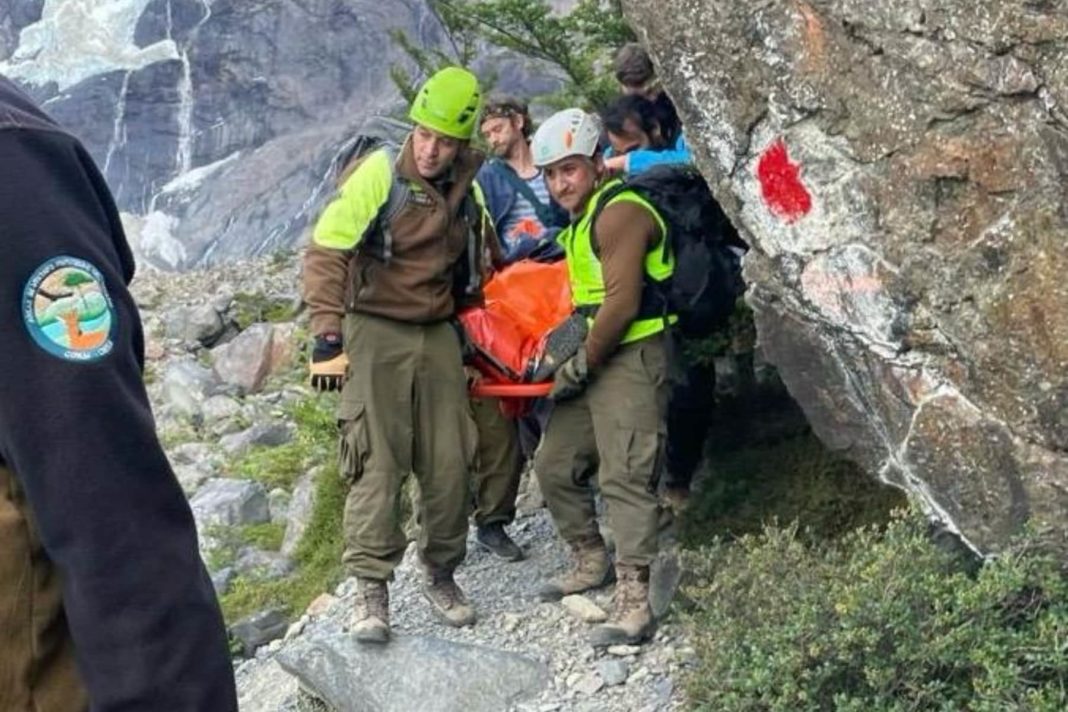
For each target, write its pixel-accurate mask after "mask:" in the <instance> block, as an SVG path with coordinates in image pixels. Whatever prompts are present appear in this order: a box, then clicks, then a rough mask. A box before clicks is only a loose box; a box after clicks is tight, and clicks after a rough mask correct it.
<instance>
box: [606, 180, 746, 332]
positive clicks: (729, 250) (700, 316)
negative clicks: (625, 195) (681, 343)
mask: <svg viewBox="0 0 1068 712" xmlns="http://www.w3.org/2000/svg"><path fill="white" fill-rule="evenodd" d="M624 191H634V192H635V193H637V194H638V195H640V196H641V197H643V198H645V199H646V200H648V201H649V202H650V203H652V205H653V206H654V207H655V208H656V209H657V211H658V212H659V213H660V216H661V217H662V218H663V219H664V222H665V223H666V224H667V232H668V234H667V240H668V244H667V248H666V250H665V256H667V255H674V257H675V271H674V274H673V275H672V277H671V278H670V279H669V280H666V281H664V282H652V281H651V280H649V279H648V278H647V280H646V281H647V283H646V286H645V290H644V293H643V294H642V309H641V313H640V317H642V318H648V317H650V316H656V315H659V314H665V313H667V312H674V313H675V314H678V316H679V323H678V328H679V330H680V331H681V332H682V334H683V335H684V336H687V337H690V338H700V337H704V336H708V335H709V334H711V333H712V332H714V331H716V330H717V329H720V328H722V327H723V326H725V325H726V323H727V320H728V318H729V317H730V315H731V313H732V312H733V311H734V305H735V302H736V301H737V300H738V297H740V296H741V295H742V293H743V292H744V291H745V283H744V282H743V281H742V276H741V255H742V254H743V253H744V252H745V250H746V249H748V248H747V246H746V244H745V243H744V242H743V241H742V240H741V238H740V237H739V236H738V231H737V230H735V229H734V226H733V225H731V223H730V221H729V220H728V219H727V216H726V214H725V213H724V212H723V208H721V207H720V205H719V203H718V202H717V201H716V199H715V198H714V197H713V196H712V191H711V190H709V188H708V183H706V182H705V179H704V177H703V176H702V175H701V174H700V173H699V172H698V171H697V169H695V168H693V167H691V166H682V165H662V166H654V167H652V168H650V169H649V170H646V171H643V172H642V173H640V174H638V175H635V176H630V177H628V178H627V179H625V180H624V181H623V182H622V183H620V184H619V185H618V186H615V187H613V188H610V189H609V190H607V191H606V192H605V193H603V194H602V195H601V198H600V200H599V201H598V204H597V206H596V207H595V208H594V214H593V218H592V221H593V223H594V224H596V220H597V217H598V216H599V214H600V211H601V210H603V209H604V206H605V205H607V204H608V201H610V200H611V199H612V198H614V197H615V196H617V195H619V194H620V193H622V192H624Z"/></svg>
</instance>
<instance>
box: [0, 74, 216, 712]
mask: <svg viewBox="0 0 1068 712" xmlns="http://www.w3.org/2000/svg"><path fill="white" fill-rule="evenodd" d="M0 175H2V179H0V235H2V238H0V239H2V240H3V247H4V256H3V258H2V259H0V290H2V292H0V364H2V368H0V394H2V395H0V710H5V711H6V710H12V711H13V712H14V711H16V710H18V711H22V710H34V712H84V711H85V710H92V712H119V711H120V710H122V711H123V712H125V711H127V710H152V711H153V712H194V711H196V712H200V711H202V710H212V711H213V712H214V711H216V710H218V711H219V712H228V711H231V710H236V709H237V701H236V694H235V691H234V678H233V669H232V667H231V663H230V658H229V653H228V649H227V641H226V632H225V628H224V626H223V620H222V615H221V614H220V611H219V606H218V603H217V601H216V598H215V593H214V589H213V588H212V585H211V581H210V579H209V578H208V574H207V571H206V570H205V568H204V565H203V563H202V561H201V559H200V555H199V552H198V549H197V536H196V529H195V526H194V522H193V516H192V513H191V512H190V509H189V505H188V503H187V502H186V499H185V497H184V496H183V494H182V490H181V488H180V487H179V485H178V482H177V480H176V478H175V476H174V473H173V471H172V470H171V468H170V466H169V465H168V463H167V459H166V457H165V455H164V453H163V449H162V448H161V446H160V444H159V441H158V439H157V437H156V432H155V424H154V422H153V418H152V413H151V410H150V407H149V403H148V398H147V397H146V394H145V389H144V386H143V382H142V375H141V373H142V372H141V369H142V365H143V336H142V331H141V322H140V319H139V317H138V313H137V308H136V306H135V305H134V301H133V299H132V298H131V297H130V294H129V292H128V291H127V284H128V283H129V281H130V279H131V278H132V276H133V271H134V264H133V258H132V256H131V253H130V249H129V247H128V246H127V244H126V239H125V236H124V235H123V230H122V225H121V223H120V221H119V216H118V213H117V211H116V209H115V205H114V203H113V201H112V198H111V195H110V193H109V192H108V189H107V186H106V185H105V183H104V179H103V178H102V177H101V175H100V173H99V171H98V170H97V168H96V166H95V165H94V164H93V161H92V159H91V158H90V157H89V155H88V153H87V152H86V151H85V149H84V148H83V147H82V146H81V144H79V142H78V141H77V140H76V139H74V138H73V137H72V136H70V135H69V134H68V133H66V132H64V131H63V130H62V129H61V128H60V127H59V126H57V125H56V124H55V123H54V122H53V121H52V120H51V119H49V118H48V116H46V115H45V114H44V113H43V112H41V111H40V109H38V108H37V107H36V106H35V105H34V104H33V103H32V102H31V100H30V99H29V98H28V97H27V96H26V95H25V94H23V93H22V92H21V91H20V90H19V89H18V88H17V87H16V86H15V85H14V84H13V83H12V82H10V81H8V80H7V79H6V78H4V77H2V76H0Z"/></svg>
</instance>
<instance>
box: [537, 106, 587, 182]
mask: <svg viewBox="0 0 1068 712" xmlns="http://www.w3.org/2000/svg"><path fill="white" fill-rule="evenodd" d="M600 138H601V121H600V119H598V118H597V117H596V116H594V115H593V114H587V113H586V112H585V111H583V110H582V109H564V110H563V111H558V112H556V113H555V114H553V115H552V116H550V117H549V118H548V119H546V121H545V123H543V124H542V125H541V126H539V127H538V130H537V132H535V134H534V140H533V141H532V142H531V144H530V147H531V150H532V151H533V153H534V165H536V166H538V167H539V168H542V167H544V166H547V165H549V164H550V163H556V162H557V161H559V160H560V159H561V158H567V157H568V156H587V157H591V156H593V154H594V153H596V152H597V143H598V141H600Z"/></svg>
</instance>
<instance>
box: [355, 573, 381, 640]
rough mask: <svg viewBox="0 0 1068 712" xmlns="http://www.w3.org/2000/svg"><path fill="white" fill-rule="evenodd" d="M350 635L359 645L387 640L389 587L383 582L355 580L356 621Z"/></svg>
mask: <svg viewBox="0 0 1068 712" xmlns="http://www.w3.org/2000/svg"><path fill="white" fill-rule="evenodd" d="M352 634H353V636H354V637H355V638H356V640H358V641H359V642H361V643H385V642H386V641H387V640H389V587H388V586H387V584H386V582H385V581H379V580H377V579H367V578H361V579H357V580H356V621H355V623H354V624H353V626H352Z"/></svg>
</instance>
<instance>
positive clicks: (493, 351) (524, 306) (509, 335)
mask: <svg viewBox="0 0 1068 712" xmlns="http://www.w3.org/2000/svg"><path fill="white" fill-rule="evenodd" d="M484 293H485V304H484V305H483V306H481V307H477V308H472V309H466V310H464V311H462V312H460V314H459V318H460V323H461V324H463V327H464V331H465V332H466V334H467V338H468V340H469V342H470V345H471V347H472V350H473V352H474V356H473V365H474V366H475V368H476V369H477V370H478V372H479V375H480V377H479V378H477V379H475V380H474V381H473V382H472V384H471V388H470V394H471V396H472V397H475V398H487V397H497V398H501V399H502V401H501V408H502V410H504V412H505V414H506V415H510V416H512V417H517V416H519V415H521V414H522V413H523V412H524V411H525V410H526V408H527V407H528V405H529V403H530V399H533V398H540V397H544V396H547V395H548V394H549V391H550V390H552V381H551V380H549V381H543V382H540V383H532V382H531V381H530V379H531V377H532V374H533V371H534V366H535V365H536V364H537V362H538V360H539V358H540V355H541V353H542V351H543V349H544V347H545V338H546V336H547V335H548V334H549V332H551V331H552V330H553V329H554V328H556V327H557V326H559V325H560V324H561V323H563V322H564V321H565V320H567V319H568V317H570V316H571V312H572V309H573V307H572V304H571V286H570V284H569V283H568V277H567V265H566V263H565V262H563V261H562V260H561V261H559V262H551V263H543V262H534V261H531V260H523V261H520V262H517V263H515V264H513V265H509V266H508V267H505V268H504V269H503V270H501V271H500V272H497V273H496V274H494V275H493V276H492V277H491V278H490V280H489V281H488V282H487V284H486V287H485V290H484Z"/></svg>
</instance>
